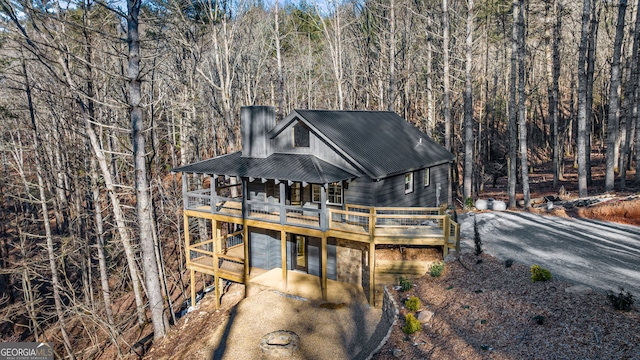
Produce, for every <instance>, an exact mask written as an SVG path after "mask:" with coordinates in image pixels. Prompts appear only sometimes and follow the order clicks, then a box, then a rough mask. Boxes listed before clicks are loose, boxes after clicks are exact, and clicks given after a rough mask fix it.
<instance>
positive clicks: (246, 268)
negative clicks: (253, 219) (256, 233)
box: [242, 219, 250, 286]
mask: <svg viewBox="0 0 640 360" xmlns="http://www.w3.org/2000/svg"><path fill="white" fill-rule="evenodd" d="M242 242H243V248H244V283H245V284H246V285H245V286H247V285H248V283H249V265H250V264H249V228H248V227H247V221H246V219H244V220H243V221H242Z"/></svg>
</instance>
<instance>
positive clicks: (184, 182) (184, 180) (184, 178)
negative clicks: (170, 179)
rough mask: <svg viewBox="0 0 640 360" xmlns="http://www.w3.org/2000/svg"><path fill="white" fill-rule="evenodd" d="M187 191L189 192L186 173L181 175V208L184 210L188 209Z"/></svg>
mask: <svg viewBox="0 0 640 360" xmlns="http://www.w3.org/2000/svg"><path fill="white" fill-rule="evenodd" d="M187 190H189V184H188V183H187V173H182V206H183V207H184V208H185V209H188V208H189V199H187Z"/></svg>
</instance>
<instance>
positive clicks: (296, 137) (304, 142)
mask: <svg viewBox="0 0 640 360" xmlns="http://www.w3.org/2000/svg"><path fill="white" fill-rule="evenodd" d="M293 147H309V129H308V128H307V127H306V126H305V125H304V124H303V123H301V122H298V123H297V124H295V125H294V126H293Z"/></svg>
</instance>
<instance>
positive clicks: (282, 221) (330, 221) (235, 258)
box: [184, 201, 460, 300]
mask: <svg viewBox="0 0 640 360" xmlns="http://www.w3.org/2000/svg"><path fill="white" fill-rule="evenodd" d="M251 205H252V206H251V207H247V208H246V209H245V214H246V215H247V216H244V217H243V216H242V214H243V209H242V203H241V202H239V201H226V202H220V203H218V204H216V207H215V210H214V209H212V208H211V207H210V206H206V205H200V206H197V207H192V208H191V209H185V210H184V221H185V226H184V228H185V230H186V231H185V241H186V246H187V259H186V262H187V269H189V270H190V271H191V274H192V281H193V277H194V271H197V272H202V273H205V274H209V275H212V276H214V277H215V278H216V281H217V280H219V279H226V280H229V281H234V282H238V283H245V284H247V283H248V282H249V281H253V280H252V279H249V272H250V271H249V270H250V269H249V268H248V264H246V261H245V259H246V257H247V256H248V251H249V249H248V247H247V246H246V243H245V240H244V239H245V238H246V237H247V235H248V228H249V227H256V228H262V229H268V230H274V231H280V232H281V234H283V235H282V236H284V234H285V233H294V234H299V235H305V236H313V237H320V238H322V241H323V244H325V245H323V246H325V248H323V250H322V251H321V253H322V252H326V241H327V238H330V237H333V238H339V239H345V240H350V241H357V242H361V243H367V244H369V249H370V251H369V253H370V254H369V261H370V262H371V263H373V264H375V267H374V268H375V270H374V271H373V272H371V274H370V276H371V278H370V279H369V281H368V283H370V284H373V286H371V287H370V289H369V290H370V294H369V298H370V299H372V300H373V299H374V298H375V297H377V295H379V294H381V291H379V290H380V289H379V286H376V285H378V284H380V285H382V284H388V285H391V284H393V283H395V282H396V281H397V275H399V274H406V275H408V274H410V273H412V272H413V273H415V272H421V273H422V274H424V273H425V272H426V270H427V269H425V268H424V266H421V265H415V264H410V263H408V262H403V263H404V265H402V264H392V265H390V264H385V263H384V262H382V263H377V262H376V261H375V259H374V257H375V247H376V245H385V244H386V245H389V244H391V245H406V246H410V245H429V246H442V248H443V253H444V255H445V256H446V254H447V252H448V250H449V249H451V248H457V247H458V246H459V234H460V228H459V225H458V224H457V223H455V222H453V221H452V220H451V218H450V217H449V216H448V215H446V214H445V213H444V208H374V207H364V206H357V205H346V207H345V208H346V209H345V210H342V209H333V208H329V209H327V211H326V213H323V212H321V211H319V210H317V209H306V208H300V207H292V206H286V207H285V206H280V205H278V204H276V205H274V204H260V203H256V202H253V203H252V204H251ZM263 206H264V207H263ZM265 209H272V210H273V209H275V210H278V209H279V210H282V209H284V210H285V213H282V212H281V211H266V210H265ZM308 214H311V215H308ZM189 218H191V219H194V218H195V219H198V218H200V219H208V220H211V221H212V222H213V228H214V229H217V230H216V232H217V235H215V236H213V239H210V240H206V241H197V242H192V241H191V237H190V234H189V230H188V229H189ZM222 222H227V223H235V224H241V225H243V229H244V230H242V231H239V232H237V233H233V234H229V235H225V236H220V229H219V224H220V223H222ZM230 244H232V245H230ZM282 252H283V253H282V257H283V258H285V259H286V255H285V248H284V246H283V250H282ZM324 256H325V258H324V259H323V260H322V262H321V263H322V264H326V253H325V255H324ZM283 266H284V264H283ZM323 266H326V265H323ZM416 266H417V267H416ZM412 267H413V268H412ZM396 268H398V269H401V272H400V273H398V272H397V271H395V270H393V269H396ZM410 268H411V269H410ZM414 268H415V269H414ZM418 268H419V269H418ZM385 269H386V270H385ZM389 269H391V270H389ZM416 269H417V270H416ZM394 271H395V272H394ZM325 272H326V270H325ZM290 273H292V272H290V271H282V270H281V269H280V270H279V279H280V280H279V281H280V284H282V282H283V281H285V282H286V283H288V281H287V276H288V274H290ZM292 274H294V275H292V276H298V275H296V274H298V273H295V272H293V273H292ZM308 276H311V275H308ZM313 278H314V279H315V280H314V281H316V282H318V283H319V284H320V287H321V291H322V292H323V293H324V296H325V297H326V296H328V295H327V294H328V292H329V288H328V286H329V285H328V284H329V280H328V279H327V278H326V275H325V276H324V277H322V278H320V277H316V276H313ZM272 285H273V284H270V285H269V286H272ZM374 292H375V293H374ZM194 298H195V295H194ZM216 299H218V300H219V295H216Z"/></svg>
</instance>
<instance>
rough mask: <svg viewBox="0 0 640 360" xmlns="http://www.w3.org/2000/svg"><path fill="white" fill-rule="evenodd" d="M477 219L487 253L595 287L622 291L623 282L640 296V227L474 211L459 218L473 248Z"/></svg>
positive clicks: (464, 245)
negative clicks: (540, 267) (475, 212)
mask: <svg viewBox="0 0 640 360" xmlns="http://www.w3.org/2000/svg"><path fill="white" fill-rule="evenodd" d="M474 217H476V219H477V223H478V230H479V232H480V237H481V239H482V243H483V250H484V251H485V252H486V253H488V254H491V255H493V256H496V257H497V258H499V259H503V260H505V259H513V260H514V261H516V262H519V263H522V264H525V265H532V264H538V265H540V266H542V267H544V268H547V269H549V270H550V271H551V273H552V274H553V276H554V277H557V278H561V279H565V280H569V281H572V282H575V283H579V284H584V285H587V286H590V287H592V288H593V289H594V290H596V291H606V290H614V291H617V290H618V287H620V286H621V287H623V288H624V289H625V290H627V291H629V292H631V293H632V294H633V295H634V298H640V227H638V226H632V225H621V224H616V223H609V222H605V221H597V220H589V219H576V218H560V217H554V216H541V215H535V214H531V213H526V212H509V211H505V212H497V211H494V212H485V213H479V214H472V213H470V214H465V215H463V216H459V217H458V220H459V221H460V222H461V226H460V232H461V240H460V242H461V246H462V248H463V249H465V248H466V249H473V247H474V243H473V218H474Z"/></svg>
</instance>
